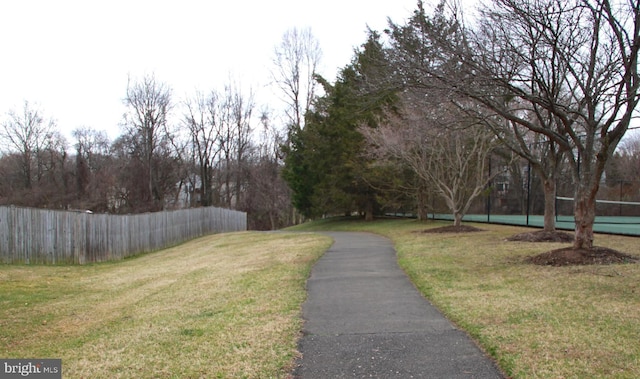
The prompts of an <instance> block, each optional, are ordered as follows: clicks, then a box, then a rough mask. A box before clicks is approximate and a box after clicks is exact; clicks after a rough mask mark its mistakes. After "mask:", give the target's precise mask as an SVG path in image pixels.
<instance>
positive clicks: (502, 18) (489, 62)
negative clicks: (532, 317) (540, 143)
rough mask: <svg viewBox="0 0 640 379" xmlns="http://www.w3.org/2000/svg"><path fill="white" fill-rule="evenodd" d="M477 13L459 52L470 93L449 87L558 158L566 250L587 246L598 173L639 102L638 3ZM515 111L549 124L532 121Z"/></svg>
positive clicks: (510, 0) (549, 0) (555, 4)
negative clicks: (565, 166)
mask: <svg viewBox="0 0 640 379" xmlns="http://www.w3.org/2000/svg"><path fill="white" fill-rule="evenodd" d="M481 14H482V17H481V20H480V28H479V30H478V32H477V33H474V34H472V35H471V38H470V39H469V41H470V46H469V49H468V50H466V52H465V53H464V54H462V56H463V61H464V64H465V65H466V68H467V73H468V83H467V84H469V83H472V85H471V86H468V85H465V86H459V87H458V88H463V87H464V88H465V90H464V91H465V92H466V93H467V94H468V95H471V97H472V98H474V99H475V100H477V101H478V102H480V103H482V104H483V105H484V106H486V107H487V108H489V109H491V110H493V111H494V112H496V113H497V114H499V115H500V116H502V117H504V118H505V119H507V120H509V121H510V122H513V123H517V124H518V125H520V126H522V127H525V128H527V129H529V130H531V131H533V132H535V133H539V134H541V135H544V136H545V138H547V139H548V140H549V141H551V142H553V143H555V144H557V145H558V146H559V148H560V149H561V150H564V151H565V152H566V154H567V156H568V158H569V161H570V164H571V167H572V172H573V177H574V180H575V183H576V188H575V204H574V209H575V212H574V216H575V221H576V227H575V231H576V233H575V241H574V248H576V249H577V248H591V247H592V246H593V223H594V220H595V199H596V194H597V192H598V189H599V186H600V181H601V179H602V174H603V173H604V170H605V166H606V163H607V161H608V160H609V159H610V157H611V156H612V155H613V153H614V151H615V149H616V147H617V145H618V143H619V142H620V140H621V139H622V137H623V136H624V134H625V132H626V131H627V130H628V128H629V123H630V121H631V119H632V117H633V115H634V110H635V107H636V105H637V104H638V100H639V98H638V87H639V86H640V77H639V76H638V50H639V49H640V1H634V0H630V1H624V2H623V1H620V2H613V3H612V2H610V1H608V0H571V1H566V0H545V1H536V2H530V1H524V0H494V1H493V2H492V4H491V5H490V6H487V7H485V8H484V9H483V10H482V12H481ZM469 88H474V89H473V90H471V91H468V89H469ZM505 99H517V100H518V101H517V102H516V101H505ZM514 104H515V106H514ZM518 104H527V109H528V110H529V111H530V112H535V113H536V114H542V113H547V114H549V115H551V116H552V117H551V118H550V119H551V120H552V121H553V122H552V123H547V124H543V125H541V124H539V123H534V122H532V121H531V120H530V119H529V118H526V117H523V113H522V110H521V108H520V106H518ZM539 119H540V118H539Z"/></svg>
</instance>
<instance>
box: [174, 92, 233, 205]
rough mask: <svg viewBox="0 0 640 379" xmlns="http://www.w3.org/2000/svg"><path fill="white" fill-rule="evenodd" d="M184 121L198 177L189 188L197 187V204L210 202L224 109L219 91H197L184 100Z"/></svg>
mask: <svg viewBox="0 0 640 379" xmlns="http://www.w3.org/2000/svg"><path fill="white" fill-rule="evenodd" d="M185 106H186V111H185V114H184V118H183V123H184V125H185V126H186V127H187V129H188V130H189V134H190V139H191V148H192V154H193V160H194V161H195V164H196V168H197V172H198V178H199V180H197V179H196V178H192V179H191V188H193V189H196V188H197V187H198V186H199V187H200V204H202V205H203V206H209V205H212V204H213V174H214V168H215V167H216V165H217V161H218V158H219V155H220V151H221V146H220V141H221V135H222V123H223V121H224V120H222V119H221V118H220V115H221V112H222V111H223V109H221V107H220V99H219V95H218V94H217V93H216V92H215V91H211V92H210V93H209V94H208V95H206V96H205V95H203V94H196V96H195V97H194V98H193V99H192V100H188V101H187V102H186V104H185Z"/></svg>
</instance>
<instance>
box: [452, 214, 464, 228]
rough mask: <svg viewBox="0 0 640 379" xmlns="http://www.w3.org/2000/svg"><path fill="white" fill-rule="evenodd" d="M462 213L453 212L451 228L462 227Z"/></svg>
mask: <svg viewBox="0 0 640 379" xmlns="http://www.w3.org/2000/svg"><path fill="white" fill-rule="evenodd" d="M462 216H463V215H462V213H459V212H454V213H453V226H460V225H462Z"/></svg>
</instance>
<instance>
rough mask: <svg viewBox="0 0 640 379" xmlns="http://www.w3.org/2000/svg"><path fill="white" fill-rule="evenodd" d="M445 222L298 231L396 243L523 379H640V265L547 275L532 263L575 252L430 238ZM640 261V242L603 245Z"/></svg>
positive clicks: (498, 237)
mask: <svg viewBox="0 0 640 379" xmlns="http://www.w3.org/2000/svg"><path fill="white" fill-rule="evenodd" d="M443 225H446V224H445V223H442V222H418V221H412V220H400V221H398V220H382V221H376V222H372V223H365V222H344V221H335V220H324V221H320V222H316V223H310V224H304V225H301V226H299V227H296V228H295V229H296V230H348V231H369V232H374V233H378V234H382V235H385V236H387V237H389V238H391V239H392V240H393V241H394V243H395V246H396V250H397V252H398V258H399V263H400V265H401V267H402V268H403V269H404V270H405V272H407V274H408V275H409V277H410V278H411V280H412V281H413V282H414V283H415V285H416V287H417V288H418V289H419V290H420V291H421V292H422V293H423V294H424V295H425V297H427V298H428V299H429V300H430V301H431V302H432V303H433V304H434V305H436V306H437V307H438V308H439V309H440V310H441V311H442V312H443V313H445V315H446V316H447V317H448V318H449V319H450V320H452V321H453V322H455V323H456V324H457V325H458V326H459V327H461V328H463V329H465V330H466V331H467V332H468V333H469V334H470V335H471V336H473V337H474V338H475V339H476V341H478V343H479V344H480V345H481V346H482V347H483V348H484V350H485V351H486V352H487V353H488V354H490V355H491V356H493V357H494V359H495V360H496V361H497V362H498V364H499V365H500V366H501V368H502V369H503V370H504V371H505V372H506V373H507V374H508V375H509V376H511V377H513V378H638V377H640V264H620V265H610V266H573V267H547V266H535V265H531V264H527V263H525V258H526V257H529V256H532V255H536V254H539V253H543V252H546V251H549V250H552V249H555V248H560V247H566V245H561V244H555V243H527V242H507V241H505V239H506V238H507V237H509V236H511V235H513V234H516V233H520V232H524V231H527V229H526V228H521V227H509V226H499V225H487V224H475V225H474V226H476V227H478V228H480V229H483V230H484V231H482V232H476V233H464V234H433V233H420V231H422V230H425V229H427V228H433V227H437V226H443ZM595 244H596V245H597V246H604V247H609V248H614V249H617V250H619V251H622V252H624V253H628V254H631V255H634V256H640V239H639V238H637V237H618V236H607V235H597V236H596V239H595Z"/></svg>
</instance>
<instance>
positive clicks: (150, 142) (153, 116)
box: [124, 75, 172, 209]
mask: <svg viewBox="0 0 640 379" xmlns="http://www.w3.org/2000/svg"><path fill="white" fill-rule="evenodd" d="M124 102H125V105H126V106H127V108H128V111H127V113H126V114H125V120H124V122H125V127H126V128H127V132H128V134H129V135H130V136H131V140H130V141H131V142H133V143H134V144H135V146H136V149H135V153H136V154H137V155H138V157H139V158H140V159H141V163H142V167H144V172H145V176H146V177H145V180H146V183H147V186H146V194H145V196H144V198H145V199H146V201H148V202H150V203H152V204H153V206H152V208H153V209H158V208H161V207H163V206H164V204H162V201H163V194H162V193H161V191H160V184H159V182H158V178H157V177H156V173H157V172H158V170H157V169H158V168H157V167H155V166H154V156H155V155H156V154H157V153H159V149H160V147H161V143H162V140H163V138H165V137H166V134H165V133H164V132H165V131H166V130H167V129H166V128H167V122H168V115H169V112H170V110H171V106H172V103H171V89H170V88H169V87H168V86H167V85H166V84H164V83H161V82H158V81H157V80H156V78H155V76H154V75H147V76H145V77H143V78H142V79H141V80H139V81H135V82H133V83H132V82H131V81H129V83H128V84H127V96H126V98H125V100H124Z"/></svg>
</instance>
